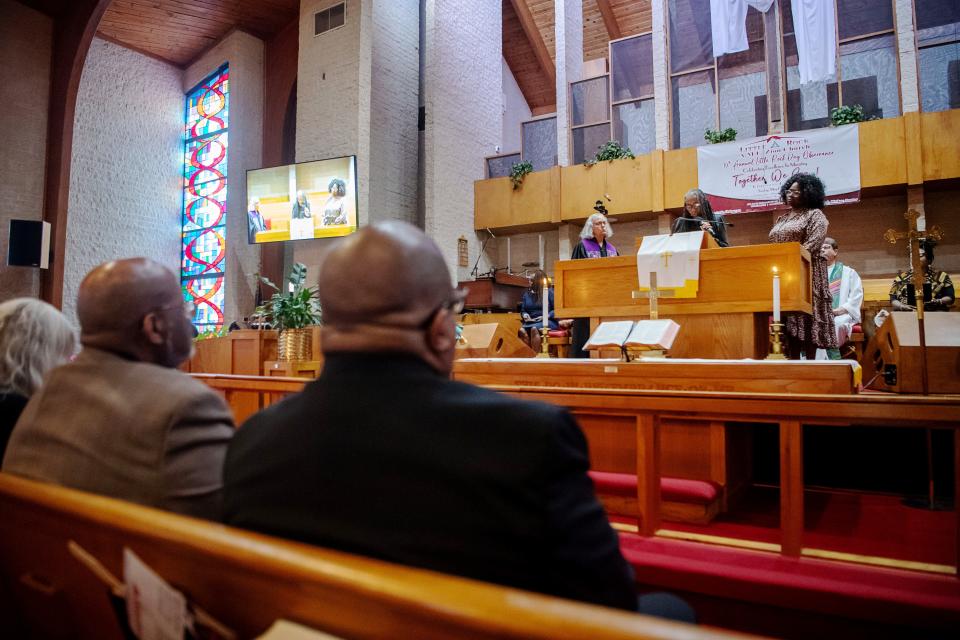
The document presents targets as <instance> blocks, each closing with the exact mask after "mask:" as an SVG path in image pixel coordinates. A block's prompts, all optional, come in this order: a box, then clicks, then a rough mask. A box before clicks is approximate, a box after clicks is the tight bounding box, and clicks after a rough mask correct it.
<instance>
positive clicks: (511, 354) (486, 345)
mask: <svg viewBox="0 0 960 640" xmlns="http://www.w3.org/2000/svg"><path fill="white" fill-rule="evenodd" d="M461 336H462V338H463V341H462V342H461V343H459V344H458V345H457V351H456V355H455V357H456V358H457V359H458V360H459V359H460V358H532V357H534V356H535V355H536V354H535V353H534V352H533V349H531V348H530V347H528V346H527V345H526V344H525V343H524V342H523V340H521V339H520V338H518V337H517V336H516V335H512V334H511V333H510V332H509V331H507V330H506V329H504V328H503V326H501V325H499V324H497V323H489V324H467V325H464V326H463V333H462V334H461Z"/></svg>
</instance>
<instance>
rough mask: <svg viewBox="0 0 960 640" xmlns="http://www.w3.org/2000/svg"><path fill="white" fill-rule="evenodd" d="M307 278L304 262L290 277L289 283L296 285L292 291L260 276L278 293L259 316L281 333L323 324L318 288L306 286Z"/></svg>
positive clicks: (262, 307) (266, 303)
mask: <svg viewBox="0 0 960 640" xmlns="http://www.w3.org/2000/svg"><path fill="white" fill-rule="evenodd" d="M306 279H307V265H305V264H303V263H300V262H297V263H295V264H294V265H293V268H292V269H291V270H290V277H289V278H288V279H287V282H289V283H290V284H291V285H293V290H292V291H282V290H281V289H280V287H278V286H277V285H275V284H273V283H272V282H270V280H269V279H268V278H265V277H263V276H260V281H261V282H262V283H263V284H265V285H267V286H268V287H270V288H271V289H273V290H274V291H275V292H276V293H274V294H273V295H272V296H271V297H270V299H269V300H267V301H266V302H265V303H263V304H262V305H260V306H259V307H257V314H258V315H261V316H263V317H265V318H267V319H268V320H269V321H270V322H271V323H272V324H273V327H274V328H275V329H279V330H280V331H283V330H285V329H302V328H303V327H309V326H310V325H314V324H320V323H321V321H322V319H323V316H322V313H321V310H320V300H319V299H318V298H317V288H316V287H307V286H304V281H305V280H306Z"/></svg>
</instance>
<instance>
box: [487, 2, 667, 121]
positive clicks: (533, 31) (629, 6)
mask: <svg viewBox="0 0 960 640" xmlns="http://www.w3.org/2000/svg"><path fill="white" fill-rule="evenodd" d="M582 1H583V59H584V60H585V61H586V60H596V59H598V58H603V59H606V57H607V45H608V44H609V43H610V40H615V39H617V38H626V37H627V36H633V35H637V34H639V33H644V32H647V31H650V29H651V21H652V17H651V13H650V0H582ZM502 2H503V56H504V58H505V59H506V61H507V65H508V66H509V67H510V70H511V71H512V72H513V75H514V77H515V78H516V79H517V84H518V85H520V90H521V91H522V92H523V95H524V97H525V98H526V99H527V104H528V106H529V107H530V109H531V110H532V111H533V112H534V114H535V115H539V114H543V113H550V112H551V111H554V110H555V109H556V96H555V93H556V89H555V84H556V83H555V80H554V78H555V77H556V76H555V74H556V46H555V42H554V39H555V38H554V14H553V6H554V0H502Z"/></svg>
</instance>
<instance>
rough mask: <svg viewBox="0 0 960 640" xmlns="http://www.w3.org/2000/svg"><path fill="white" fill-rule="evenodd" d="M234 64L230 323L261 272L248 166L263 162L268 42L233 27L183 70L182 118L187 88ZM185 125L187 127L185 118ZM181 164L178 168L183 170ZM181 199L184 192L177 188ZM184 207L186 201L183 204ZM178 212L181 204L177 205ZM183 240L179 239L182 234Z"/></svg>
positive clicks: (242, 312) (244, 310) (248, 306)
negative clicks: (251, 238) (251, 229)
mask: <svg viewBox="0 0 960 640" xmlns="http://www.w3.org/2000/svg"><path fill="white" fill-rule="evenodd" d="M224 62H227V63H229V65H230V122H229V125H228V126H229V129H230V133H229V143H230V146H229V148H228V150H227V238H226V240H227V258H226V265H225V269H226V274H227V276H226V279H225V285H226V287H227V290H226V296H225V304H224V307H225V308H224V323H225V326H229V324H230V323H231V322H232V321H234V320H237V319H239V318H243V317H244V316H247V315H249V314H250V313H251V311H253V307H254V296H255V291H256V289H255V286H254V285H255V281H254V274H255V273H257V272H259V271H260V247H259V246H257V245H250V244H248V243H247V213H246V212H247V170H248V169H257V168H259V167H261V166H262V157H263V155H262V153H263V41H262V40H260V39H259V38H255V37H254V36H252V35H250V34H248V33H244V32H242V31H234V32H233V33H232V34H230V35H229V36H228V37H227V38H225V39H224V40H222V41H221V42H220V43H219V44H218V45H217V46H216V47H214V48H213V49H211V50H210V51H208V52H207V53H206V54H204V56H203V57H202V58H200V59H199V60H197V61H196V62H194V63H193V64H192V65H190V67H189V68H188V69H186V70H185V71H184V72H183V77H182V80H181V86H180V107H179V114H180V115H179V118H180V119H181V121H182V119H183V101H184V100H185V97H184V95H185V93H186V92H187V91H189V90H190V89H192V88H193V87H194V86H196V85H197V83H199V82H200V81H201V80H203V79H204V78H206V77H207V76H208V75H210V74H211V73H213V72H214V71H216V70H217V69H218V68H219V67H220V65H222V64H223V63H224ZM180 126H181V127H182V126H183V124H182V122H181V125H180ZM182 170H183V169H182V167H181V168H180V169H179V171H182ZM177 197H178V202H179V201H180V200H179V198H181V197H182V196H180V195H179V191H178V196H177ZM180 206H181V207H182V204H181V205H180ZM178 211H179V209H178ZM178 243H179V239H178Z"/></svg>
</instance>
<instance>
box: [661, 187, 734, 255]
mask: <svg viewBox="0 0 960 640" xmlns="http://www.w3.org/2000/svg"><path fill="white" fill-rule="evenodd" d="M683 209H684V211H683V214H684V215H683V216H681V217H679V218H677V220H676V222H674V224H673V232H674V233H685V232H687V231H700V230H703V231H706V232H707V233H709V234H710V235H711V236H713V239H714V240H716V241H717V244H718V245H720V246H721V247H727V246H730V245H729V243H728V242H727V225H726V224H725V223H724V221H723V216H721V215H719V214H715V213H714V212H713V208H712V207H711V206H710V201H709V200H707V194H705V193H704V192H703V191H701V190H700V189H690V191H687V193H686V195H684V196H683Z"/></svg>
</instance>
